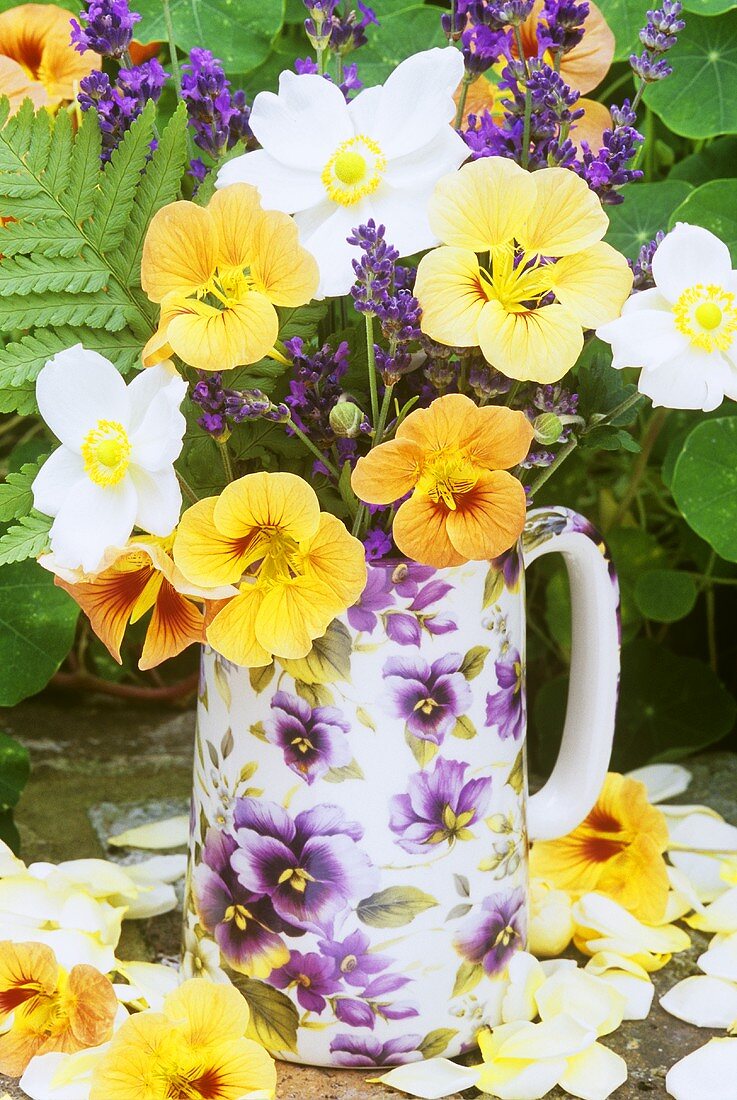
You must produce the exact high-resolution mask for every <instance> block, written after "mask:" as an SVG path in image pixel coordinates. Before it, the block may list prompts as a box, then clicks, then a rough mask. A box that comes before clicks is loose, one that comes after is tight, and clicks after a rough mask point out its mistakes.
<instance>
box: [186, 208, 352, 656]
mask: <svg viewBox="0 0 737 1100" xmlns="http://www.w3.org/2000/svg"><path fill="white" fill-rule="evenodd" d="M218 193H219V194H223V192H222V191H221V192H218ZM174 561H175V562H176V564H177V566H178V567H179V569H180V570H181V572H182V573H183V574H184V576H185V577H187V579H188V580H190V581H192V582H193V583H194V584H198V585H202V586H204V587H210V588H215V587H218V586H220V585H223V584H240V591H239V593H238V595H237V596H235V597H234V598H233V599H232V600H230V601H229V602H228V603H227V604H226V605H225V607H223V608H222V610H220V611H219V612H218V613H217V614H216V615H215V617H214V618H213V620H212V622H211V623H210V624H209V626H208V627H207V640H208V642H209V643H210V645H211V646H212V647H213V648H214V649H216V650H217V651H218V652H219V653H221V654H222V655H223V657H225V658H226V659H227V660H229V661H233V662H235V663H236V664H239V665H245V666H248V667H258V666H263V665H268V664H269V663H270V661H271V658H272V656H277V657H287V658H292V659H297V658H300V657H305V656H306V655H307V654H308V653H309V651H310V649H311V647H312V642H313V641H314V639H315V638H319V637H321V636H322V635H323V634H324V633H325V631H326V630H327V628H328V626H329V624H330V622H331V621H332V619H334V618H335V616H336V615H340V614H341V613H342V612H344V611H345V610H346V608H348V607H350V606H351V604H353V603H355V601H356V600H357V599H358V598H359V596H360V595H361V592H362V591H363V589H364V586H365V584H366V562H365V557H364V550H363V546H362V544H361V543H360V542H359V541H358V539H356V538H354V537H353V536H352V535H350V534H349V533H348V531H347V530H346V528H345V526H344V525H343V524H342V523H341V521H340V520H339V519H336V517H335V516H332V515H330V514H329V513H326V512H321V511H320V504H319V501H318V499H317V495H316V493H315V491H314V489H312V488H311V486H310V485H308V484H307V482H306V481H305V480H304V479H303V478H301V477H298V476H297V475H296V474H289V473H257V474H247V475H246V476H245V477H242V478H240V479H239V480H238V481H233V482H231V484H230V485H228V486H226V488H225V489H224V490H223V492H222V493H221V494H220V496H219V497H207V498H206V499H205V500H201V501H199V502H198V503H197V504H194V505H192V507H191V508H189V509H188V510H187V511H186V512H185V513H184V515H183V516H182V518H181V521H180V523H179V528H178V530H177V535H176V539H175V542H174Z"/></svg>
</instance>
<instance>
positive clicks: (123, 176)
mask: <svg viewBox="0 0 737 1100" xmlns="http://www.w3.org/2000/svg"><path fill="white" fill-rule="evenodd" d="M155 114H156V107H155V106H154V104H153V103H152V102H151V100H149V101H148V103H147V104H146V106H145V107H144V109H143V111H142V113H141V114H140V115H139V116H138V118H137V119H136V120H135V122H133V123H132V125H131V128H130V130H129V131H128V133H127V134H126V136H125V141H122V142H121V143H120V145H119V146H118V148H117V149H116V150H115V152H114V153H113V155H112V157H111V159H110V163H109V164H108V165H107V167H106V168H105V171H104V172H103V173H102V180H101V183H100V187H99V190H98V193H97V197H96V200H95V210H94V214H93V216H92V219H91V222H90V236H91V239H92V241H93V243H94V244H95V245H96V246H97V247H98V248H99V250H100V251H101V252H107V251H110V250H112V249H114V248H116V247H117V246H118V245H119V244H120V242H121V241H122V239H123V235H124V234H125V232H126V229H127V227H128V220H129V218H130V215H131V211H132V209H133V202H134V199H135V197H136V191H137V189H138V185H139V183H140V181H141V172H142V171H143V169H144V168H145V166H146V160H147V158H148V157H149V155H150V150H151V139H152V137H153V132H154V116H155Z"/></svg>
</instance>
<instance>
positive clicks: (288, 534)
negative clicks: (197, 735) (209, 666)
mask: <svg viewBox="0 0 737 1100" xmlns="http://www.w3.org/2000/svg"><path fill="white" fill-rule="evenodd" d="M174 561H175V562H176V563H177V565H178V567H179V568H180V569H181V571H182V573H183V574H184V576H185V577H187V578H188V579H189V580H191V581H192V582H193V583H194V584H199V585H202V586H204V587H208V586H209V587H211V588H213V587H215V586H216V585H225V584H239V583H240V591H239V593H238V595H237V596H235V597H234V598H233V599H232V600H230V601H229V602H228V603H227V604H226V605H225V607H223V608H222V610H220V611H218V613H217V614H216V615H215V617H214V618H213V620H212V622H211V623H210V624H209V626H208V627H207V640H208V642H209V643H210V645H211V646H212V647H213V648H214V649H216V650H217V651H218V652H219V653H221V654H222V655H223V657H225V658H227V660H229V661H233V662H235V663H236V664H239V665H245V666H248V667H258V666H263V665H268V664H269V663H270V661H271V658H272V655H273V656H277V657H287V658H299V657H305V656H306V655H307V654H308V653H309V651H310V649H311V647H312V642H313V641H314V639H315V638H320V637H322V635H323V634H324V633H325V631H326V630H327V628H328V626H329V624H330V622H331V621H332V620H333V619H334V618H335V616H336V615H340V614H342V612H344V611H345V610H346V608H348V607H350V606H351V604H353V603H355V601H356V600H357V599H358V598H359V596H360V595H361V592H362V591H363V589H364V586H365V584H366V562H365V557H364V550H363V546H362V544H361V543H360V542H359V541H358V539H356V538H354V537H353V536H352V535H349V534H348V532H347V531H346V529H345V526H344V525H343V524H342V523H341V521H340V520H339V519H337V518H336V517H335V516H332V515H330V514H328V513H326V512H321V511H320V504H319V501H318V499H317V495H316V493H315V491H314V489H312V487H311V486H310V485H308V484H307V482H306V481H305V480H304V479H303V478H301V477H298V476H297V475H296V474H288V473H257V474H247V475H246V476H245V477H242V478H239V480H238V481H233V482H231V484H230V485H227V486H226V487H225V489H224V490H223V492H222V493H221V494H220V496H219V497H207V498H206V499H205V500H201V501H199V502H198V503H197V504H193V505H192V507H191V508H189V509H188V510H187V511H186V512H185V513H184V515H183V516H182V518H181V520H180V522H179V527H178V529H177V534H176V538H175V541H174Z"/></svg>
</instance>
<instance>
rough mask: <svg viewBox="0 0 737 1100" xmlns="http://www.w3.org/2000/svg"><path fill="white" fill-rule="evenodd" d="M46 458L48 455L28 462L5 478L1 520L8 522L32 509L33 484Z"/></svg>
mask: <svg viewBox="0 0 737 1100" xmlns="http://www.w3.org/2000/svg"><path fill="white" fill-rule="evenodd" d="M46 458H48V455H46V456H44V458H41V459H39V460H38V461H37V462H26V463H25V465H23V466H21V468H20V470H18V471H17V472H15V473H10V474H8V476H7V477H6V478H5V482H4V483H3V484H2V485H0V522H2V523H8V522H9V521H10V520H13V519H17V518H18V517H19V516H27V515H28V513H29V512H30V511H31V510H32V508H33V493H32V491H31V486H32V485H33V482H34V480H35V477H36V474H37V473H38V471H39V470H40V469H41V466H42V465H43V463H44V462H45V461H46Z"/></svg>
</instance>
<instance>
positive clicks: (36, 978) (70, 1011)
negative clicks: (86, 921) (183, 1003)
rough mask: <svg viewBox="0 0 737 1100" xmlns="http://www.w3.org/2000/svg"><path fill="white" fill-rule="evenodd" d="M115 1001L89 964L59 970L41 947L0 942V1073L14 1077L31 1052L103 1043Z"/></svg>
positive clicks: (109, 1033) (69, 1050) (105, 981)
mask: <svg viewBox="0 0 737 1100" xmlns="http://www.w3.org/2000/svg"><path fill="white" fill-rule="evenodd" d="M117 1009H118V1001H117V998H116V996H115V991H114V989H113V987H112V985H111V983H110V981H109V980H108V979H107V978H106V977H105V976H104V974H101V973H100V971H99V970H95V968H94V967H93V966H87V965H84V964H83V965H79V966H74V967H72V969H71V970H70V971H69V973H67V972H66V970H63V969H62V968H61V967H60V966H59V964H58V963H57V961H56V956H55V955H54V952H53V951H52V950H51V948H50V947H47V946H46V945H45V944H42V943H9V942H7V941H4V942H3V943H0V1030H2V1029H3V1028H5V1027H7V1021H8V1019H9V1018H10V1017H12V1024H11V1025H10V1028H9V1029H8V1030H5V1031H4V1033H3V1034H2V1035H0V1073H4V1074H7V1076H8V1077H20V1076H21V1074H22V1073H23V1072H24V1070H25V1068H26V1066H27V1065H28V1063H29V1062H30V1061H31V1059H32V1058H34V1057H35V1056H36V1055H37V1054H50V1053H51V1052H53V1051H57V1052H60V1053H64V1054H73V1053H74V1052H75V1051H78V1050H84V1049H86V1048H87V1047H96V1046H99V1045H100V1044H101V1043H105V1042H107V1040H108V1039H110V1038H111V1037H112V1034H113V1020H114V1019H115V1015H116V1012H117Z"/></svg>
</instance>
